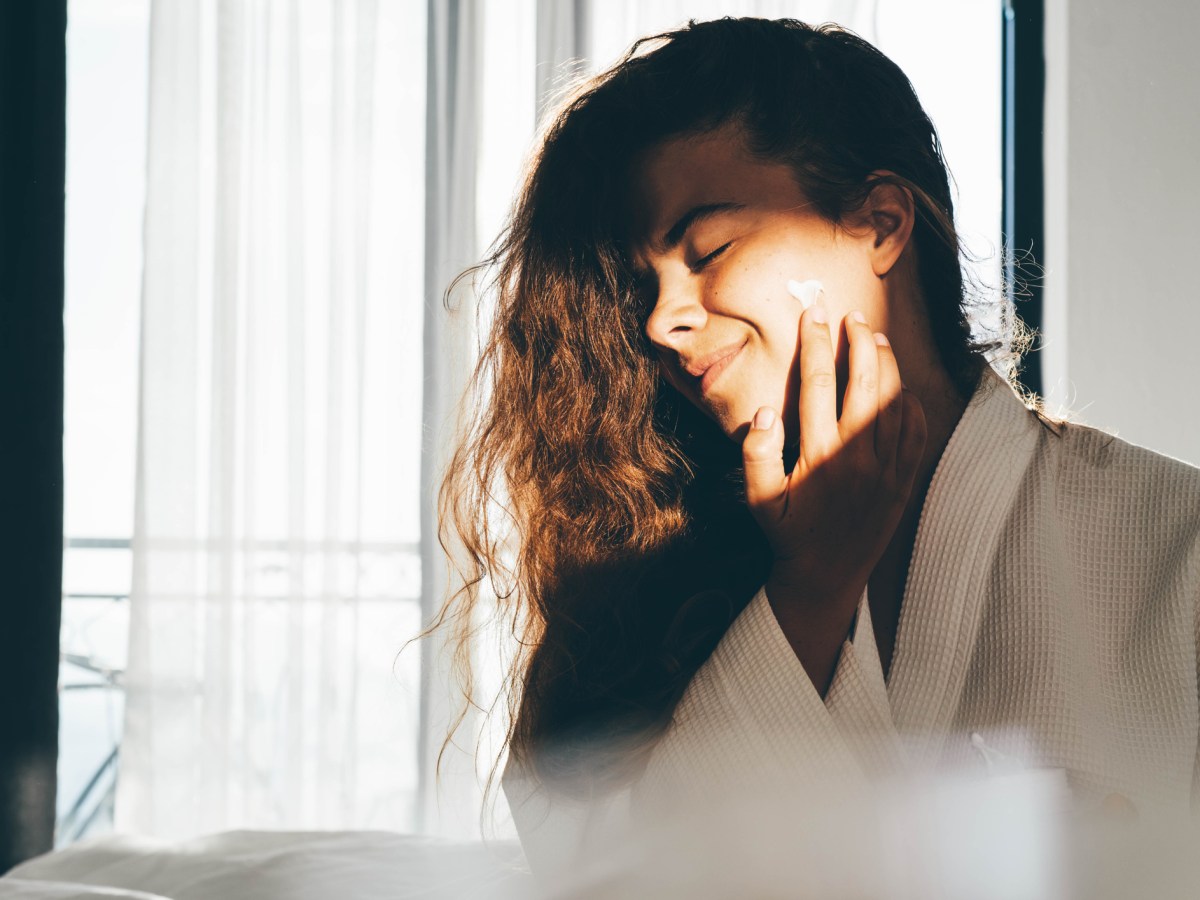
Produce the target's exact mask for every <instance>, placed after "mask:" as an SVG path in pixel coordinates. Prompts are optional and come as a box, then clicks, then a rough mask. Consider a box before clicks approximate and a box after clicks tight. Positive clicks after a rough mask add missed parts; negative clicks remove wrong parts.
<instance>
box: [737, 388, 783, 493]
mask: <svg viewBox="0 0 1200 900" xmlns="http://www.w3.org/2000/svg"><path fill="white" fill-rule="evenodd" d="M742 461H743V465H744V467H745V471H746V504H747V505H748V506H749V507H750V511H751V512H752V513H754V514H755V516H758V515H761V514H764V513H766V514H771V513H776V514H777V513H778V510H779V508H780V507H781V506H782V504H783V499H784V496H785V492H786V489H787V473H786V472H785V471H784V469H783V423H781V422H780V421H779V416H778V415H777V414H776V413H775V410H773V409H772V408H771V407H769V406H762V407H759V410H758V412H757V413H755V414H754V419H753V420H752V421H751V422H750V430H749V431H747V432H746V438H745V440H743V441H742Z"/></svg>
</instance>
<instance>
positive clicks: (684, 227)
mask: <svg viewBox="0 0 1200 900" xmlns="http://www.w3.org/2000/svg"><path fill="white" fill-rule="evenodd" d="M745 208H746V207H745V206H744V205H743V204H741V203H731V202H727V203H705V204H704V205H702V206H693V207H692V208H691V209H689V210H688V211H687V212H685V213H684V214H683V215H682V216H680V217H679V221H677V222H676V223H675V224H674V225H672V226H671V229H670V231H668V232H667V233H666V234H665V235H664V236H663V239H662V241H661V243H660V247H661V249H662V250H663V251H664V252H665V251H667V250H674V249H675V248H676V247H678V246H679V242H680V241H682V240H683V238H684V235H686V234H687V232H688V229H689V228H691V227H692V226H693V225H695V224H696V223H697V222H703V221H704V220H705V219H708V218H711V217H712V216H715V215H718V214H720V213H724V212H736V211H737V210H740V209H745Z"/></svg>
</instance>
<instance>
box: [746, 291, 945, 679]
mask: <svg viewBox="0 0 1200 900" xmlns="http://www.w3.org/2000/svg"><path fill="white" fill-rule="evenodd" d="M827 315H828V314H827V313H826V312H825V308H824V305H823V304H822V303H820V302H818V303H816V304H814V305H813V306H811V307H810V308H809V309H807V310H806V311H805V312H804V314H803V316H802V317H801V321H800V456H799V459H797V461H796V465H795V467H794V468H793V469H792V471H791V473H787V472H785V471H784V467H783V444H784V429H783V424H782V422H781V421H780V417H779V415H777V414H776V413H775V411H774V410H772V409H771V408H770V407H763V408H761V409H760V410H759V411H758V414H757V415H756V416H755V422H752V423H751V427H750V430H749V431H748V432H747V434H746V438H745V440H744V441H743V443H742V455H743V459H744V462H745V471H746V500H747V503H748V505H749V507H750V511H751V513H752V514H753V515H754V517H755V519H756V521H757V522H758V524H759V526H760V527H761V528H762V530H763V532H764V533H765V534H766V536H767V539H768V540H769V541H770V544H771V548H772V550H773V551H774V564H773V566H772V570H771V576H770V579H769V580H768V582H767V595H768V599H770V601H771V606H772V608H773V610H774V611H775V614H776V617H777V618H778V619H779V621H780V624H781V626H783V628H784V631H785V633H787V634H788V637H789V640H790V641H792V645H793V647H794V648H796V650H797V653H798V654H799V655H800V656H801V661H802V662H804V663H805V667H806V669H808V671H809V674H810V675H812V676H814V677H813V681H814V683H816V684H817V686H818V688H821V686H822V680H821V676H822V675H827V674H829V673H831V672H832V664H833V662H836V657H837V651H838V649H840V646H841V642H842V640H844V639H845V635H846V629H848V627H849V623H850V619H851V618H852V617H853V613H854V610H855V609H856V608H857V603H858V599H859V597H860V596H861V595H862V590H863V588H864V587H865V586H866V584H867V580H868V579H869V577H870V575H871V571H872V570H873V569H874V567H875V564H876V563H877V562H878V561H879V559H880V557H881V556H882V555H883V552H884V550H885V549H886V548H887V545H888V543H889V542H890V541H891V538H892V535H893V534H894V533H895V531H896V527H897V525H898V524H899V522H900V518H901V515H902V513H903V511H904V507H905V504H906V503H907V501H908V497H909V494H910V492H911V490H912V486H913V479H914V477H915V475H916V471H917V467H918V465H919V463H920V460H921V454H922V452H923V450H924V448H925V415H924V412H923V411H922V409H921V404H920V401H919V400H917V397H916V395H915V394H913V393H911V392H910V391H908V390H906V389H903V388H902V385H901V383H900V370H899V369H898V368H897V366H896V357H895V355H894V354H893V353H892V348H891V346H890V344H889V343H888V341H887V339H886V338H885V337H884V336H883V335H882V334H876V333H874V332H873V331H872V330H871V328H870V326H869V325H868V324H867V323H866V322H864V321H859V320H858V319H857V318H856V317H855V314H853V313H852V314H850V315H848V316H847V317H846V319H845V327H846V335H847V338H848V340H849V348H850V359H849V379H848V381H847V385H846V392H845V396H844V399H843V403H842V416H841V419H840V420H839V419H838V417H837V376H836V374H835V366H834V351H833V341H832V340H831V336H830V329H829V325H828V322H827ZM763 424H765V425H766V427H756V425H763ZM798 642H799V643H800V644H801V645H804V647H807V650H805V652H802V647H801V646H798ZM809 645H812V646H809ZM817 645H820V648H823V649H820V648H818V647H817ZM830 651H832V659H831V660H825V659H823V658H824V657H828V656H829V654H830ZM805 653H807V654H808V655H809V656H810V657H812V659H811V660H806V659H805V658H804V657H805ZM810 662H811V663H812V665H811V666H810ZM826 662H827V663H828V666H827V668H828V670H829V672H824V671H823V670H824V669H825V668H826V665H825V663H826Z"/></svg>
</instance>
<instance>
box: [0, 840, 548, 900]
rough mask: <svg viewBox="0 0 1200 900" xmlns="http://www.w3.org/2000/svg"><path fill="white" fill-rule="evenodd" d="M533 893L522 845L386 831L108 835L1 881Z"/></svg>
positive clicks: (23, 892) (166, 889)
mask: <svg viewBox="0 0 1200 900" xmlns="http://www.w3.org/2000/svg"><path fill="white" fill-rule="evenodd" d="M532 893H533V885H532V882H531V880H530V876H529V875H528V874H527V873H526V870H525V863H524V857H523V856H522V854H521V850H520V847H519V845H518V844H517V843H516V842H515V841H497V842H494V843H489V844H484V843H481V842H456V841H448V840H442V839H438V838H430V837H422V836H415V835H402V834H393V833H389V832H378V831H341V832H260V831H230V832H224V833H221V834H216V835H211V836H207V837H203V838H196V839H194V840H190V841H185V842H181V843H166V842H162V841H152V840H147V839H144V838H130V837H106V838H98V839H96V840H93V841H84V842H81V843H79V844H76V845H73V846H71V847H68V848H66V849H63V850H60V851H57V852H55V853H49V854H46V855H45V856H40V857H38V858H36V859H32V860H29V861H28V862H25V863H22V864H21V865H19V866H17V867H16V868H14V869H12V870H11V871H10V872H9V873H8V874H7V875H6V876H5V877H3V878H0V897H2V898H5V900H101V898H106V900H114V898H120V900H330V898H336V900H375V898H380V900H382V898H388V900H397V898H409V897H420V898H422V900H441V898H447V900H449V898H456V900H457V898H461V897H472V898H473V897H479V898H485V900H507V898H518V897H526V896H529V895H530V894H532Z"/></svg>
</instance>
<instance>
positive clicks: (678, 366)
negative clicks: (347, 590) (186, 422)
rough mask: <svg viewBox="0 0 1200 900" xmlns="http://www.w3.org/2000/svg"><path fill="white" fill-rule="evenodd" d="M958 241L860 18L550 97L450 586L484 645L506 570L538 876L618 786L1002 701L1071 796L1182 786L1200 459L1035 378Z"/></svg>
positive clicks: (991, 726)
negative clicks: (1187, 458) (1047, 404)
mask: <svg viewBox="0 0 1200 900" xmlns="http://www.w3.org/2000/svg"><path fill="white" fill-rule="evenodd" d="M959 257H960V247H959V242H958V239H957V236H956V234H955V230H954V226H953V206H952V201H951V196H950V190H949V183H948V173H947V170H946V167H945V163H944V160H943V158H942V156H941V152H940V145H939V143H938V139H937V135H936V132H935V130H934V127H933V125H932V123H931V122H930V121H929V119H928V117H927V116H926V115H925V113H924V111H923V110H922V108H921V106H920V103H919V102H918V100H917V98H916V96H915V94H914V92H913V90H912V87H911V85H910V84H909V82H908V80H907V79H906V78H905V76H904V75H903V73H902V72H901V71H900V70H899V69H898V68H897V67H896V66H895V64H893V63H892V62H891V61H890V60H888V59H887V58H886V57H885V56H883V54H881V53H880V52H879V51H878V50H876V49H875V48H874V47H872V46H871V45H869V44H868V43H866V42H865V41H862V40H861V39H859V38H858V37H856V36H855V35H853V34H851V33H849V32H847V31H844V30H841V29H839V28H837V27H835V26H822V27H820V28H811V27H809V26H807V25H804V24H801V23H799V22H794V21H786V20H783V21H766V20H756V19H739V20H729V19H726V20H721V21H714V22H703V23H693V24H692V25H690V26H689V27H687V28H684V29H682V30H680V31H676V32H673V33H670V34H666V35H662V36H659V37H657V38H654V39H651V40H649V41H646V42H640V43H639V44H638V45H637V46H635V48H634V49H633V50H631V52H630V53H629V55H627V56H626V57H625V58H624V59H623V60H622V61H621V62H619V63H618V64H617V65H616V66H614V67H613V68H612V69H611V70H609V71H608V72H605V73H603V74H602V75H600V76H598V77H596V78H595V79H593V80H592V81H591V82H589V83H588V84H586V85H584V86H583V88H582V89H581V90H580V91H579V92H578V93H577V94H576V95H575V96H574V97H572V98H571V99H570V100H569V101H568V102H566V103H565V104H564V106H563V107H562V109H561V110H560V112H559V113H558V115H557V117H556V118H555V119H554V120H553V121H552V122H551V123H550V125H549V127H548V129H547V131H546V133H545V135H544V139H543V142H542V145H541V148H540V152H539V153H538V155H537V156H536V158H535V159H534V160H533V162H532V165H531V167H530V170H529V174H528V178H527V180H526V182H525V184H524V187H523V190H522V192H521V194H520V196H519V198H518V201H517V204H516V206H515V208H514V211H513V215H512V218H511V222H510V224H509V227H508V229H507V231H506V233H505V234H504V235H503V236H502V239H501V241H500V242H499V243H498V245H497V249H496V251H495V255H494V257H493V258H492V259H491V262H492V263H493V264H495V265H496V266H497V267H498V269H497V271H498V279H497V284H498V287H499V303H498V307H497V312H496V316H495V319H494V324H493V326H492V330H491V333H490V337H489V340H488V343H487V345H486V348H485V352H484V354H483V359H482V361H481V363H480V367H479V369H478V370H477V373H476V378H477V385H480V386H482V385H483V383H484V382H485V381H487V382H488V384H487V388H486V389H487V391H488V393H487V395H486V396H487V402H486V404H484V405H483V406H482V407H481V411H480V413H479V418H478V419H477V420H476V422H475V423H474V425H475V427H474V430H473V431H472V432H471V434H470V436H469V438H468V439H467V440H466V441H465V442H464V443H463V445H462V446H461V447H460V449H459V451H458V454H457V455H456V457H455V459H454V462H453V465H452V467H451V469H450V471H449V473H448V476H447V479H446V481H445V482H444V484H443V493H442V501H443V503H444V504H445V506H444V509H443V514H444V521H445V522H448V523H449V522H452V523H453V524H454V525H455V526H456V527H457V530H458V532H459V536H460V537H461V538H462V540H463V541H464V543H465V546H466V548H467V550H468V552H469V554H470V556H471V560H472V564H473V568H472V569H471V577H470V578H469V579H468V583H467V586H466V587H465V588H464V589H463V590H462V591H460V592H459V593H458V594H457V595H455V597H453V598H452V600H451V602H450V603H449V604H448V605H447V609H446V610H445V611H444V614H445V615H450V616H454V617H455V621H457V622H459V623H461V625H460V629H459V633H460V637H461V638H462V640H463V641H464V644H463V647H464V648H465V641H466V639H467V637H468V636H469V630H470V627H469V626H470V622H471V616H470V612H471V609H472V607H473V605H474V603H475V602H476V599H477V587H478V584H479V582H480V581H481V580H482V579H483V578H484V577H488V578H490V579H491V582H492V584H493V586H494V587H495V588H496V589H497V593H499V594H500V595H501V598H502V599H501V609H502V611H503V612H505V613H508V614H509V615H511V617H512V619H513V623H514V626H513V627H514V633H515V634H516V635H517V637H518V638H519V639H520V645H521V655H520V656H519V657H518V659H517V660H516V662H515V664H514V665H513V668H512V670H511V672H510V678H509V681H508V683H507V687H508V697H509V701H510V704H511V713H512V725H511V729H510V732H509V762H508V768H507V770H506V773H505V777H504V788H505V792H506V794H507V795H508V799H509V802H510V805H511V807H512V809H513V815H514V819H515V821H516V824H517V826H518V830H519V831H520V833H521V837H522V842H523V844H524V845H525V848H526V850H527V853H528V856H529V858H530V861H531V863H532V865H533V866H534V868H535V870H537V869H539V868H549V867H550V866H552V865H553V864H554V862H555V861H559V862H561V861H563V860H565V859H568V858H570V853H571V852H573V848H574V847H575V846H576V845H577V844H578V841H579V840H580V829H581V828H584V827H585V824H586V822H587V821H593V820H594V819H595V817H596V812H595V810H596V809H597V808H599V807H600V804H598V802H597V801H596V798H598V797H601V796H603V797H605V798H608V800H609V801H611V802H608V803H607V805H606V806H604V809H605V810H609V811H611V810H612V809H614V808H618V809H621V810H624V809H627V808H629V807H630V806H632V807H634V808H636V807H637V806H638V805H639V804H640V803H649V802H650V800H649V798H654V799H655V802H663V801H670V802H675V801H682V800H683V799H684V798H686V797H687V796H688V795H689V793H692V794H695V795H696V796H697V797H700V796H702V795H704V794H707V793H708V792H710V791H712V790H713V789H714V786H715V785H721V784H724V785H729V786H732V785H735V784H737V783H738V780H739V778H741V777H742V775H744V774H745V773H751V772H753V773H756V774H761V773H763V772H772V773H781V774H780V777H784V776H788V777H790V775H793V774H796V773H798V772H800V771H801V770H804V771H807V772H809V773H810V774H813V775H816V776H817V777H819V773H821V772H822V771H832V770H833V769H836V768H839V767H840V768H841V769H842V770H845V769H846V767H850V768H853V769H854V770H855V771H858V772H861V773H864V774H868V775H876V774H887V773H891V772H896V771H900V770H905V769H909V768H911V767H913V766H923V765H941V764H958V765H972V764H977V765H980V766H982V765H983V763H984V760H983V756H984V754H981V753H979V751H978V745H979V744H980V735H981V734H983V735H989V738H988V740H989V741H991V742H992V744H993V746H992V747H991V748H990V751H989V752H991V751H994V752H1000V753H1007V754H1010V755H1012V754H1017V755H1020V756H1021V758H1022V759H1023V760H1024V761H1025V762H1027V763H1028V764H1031V765H1038V766H1050V767H1056V768H1061V769H1064V770H1065V772H1066V777H1067V781H1068V783H1069V785H1070V787H1071V789H1072V791H1073V793H1074V794H1075V795H1076V797H1077V798H1078V799H1079V800H1080V802H1082V803H1085V804H1086V803H1091V802H1093V801H1095V802H1096V803H1099V802H1101V801H1103V800H1104V798H1111V797H1113V796H1120V797H1121V798H1126V799H1127V802H1129V803H1133V804H1135V805H1137V804H1141V803H1152V804H1155V805H1156V806H1160V807H1163V808H1166V809H1168V810H1170V811H1175V812H1178V811H1186V810H1187V809H1188V807H1189V804H1190V803H1191V801H1192V796H1193V794H1194V780H1193V779H1194V778H1195V776H1196V771H1197V770H1196V760H1197V721H1198V703H1197V687H1196V677H1197V655H1196V642H1197V639H1196V608H1197V598H1198V597H1200V470H1197V469H1195V468H1192V467H1190V466H1187V465H1185V464H1183V463H1180V462H1178V461H1174V460H1171V459H1169V458H1167V457H1164V456H1161V455H1157V454H1155V453H1152V452H1150V451H1148V450H1145V449H1142V448H1138V447H1135V446H1132V445H1130V444H1128V443H1125V442H1122V441H1120V440H1116V439H1114V438H1112V437H1110V436H1108V435H1105V434H1102V433H1100V432H1097V431H1095V430H1093V429H1090V428H1086V427H1083V426H1079V425H1074V424H1070V423H1065V422H1055V421H1052V420H1050V419H1049V418H1047V417H1045V416H1044V415H1042V414H1041V413H1040V412H1039V411H1038V410H1037V403H1036V401H1034V402H1029V403H1027V402H1026V401H1024V400H1022V398H1021V397H1019V396H1018V394H1017V393H1016V392H1015V391H1014V385H1015V366H1016V363H1017V361H1018V359H1019V353H1020V350H1021V349H1022V347H1023V343H1024V340H1025V337H1024V335H1023V334H1022V333H1021V332H1020V329H1019V325H1018V323H1017V320H1016V319H1015V317H1014V316H1012V315H1011V314H1009V315H1006V316H1004V317H1003V321H1004V323H1005V327H1006V328H1007V329H1008V333H1005V334H999V335H994V336H992V338H991V339H989V340H981V339H976V338H975V337H973V334H972V329H971V323H972V320H973V315H972V307H973V305H974V303H973V301H972V300H971V298H970V295H969V292H968V290H967V286H965V285H964V282H963V275H962V268H961V266H960V258H959ZM813 280H816V281H819V282H820V283H821V285H823V288H824V291H823V299H822V300H820V301H819V302H816V303H813V304H812V305H811V306H809V307H808V308H807V309H805V307H804V304H803V303H802V302H801V301H800V300H798V299H797V298H796V296H794V295H795V294H801V295H803V292H802V291H798V290H796V283H797V282H800V283H803V282H811V281H813ZM789 282H791V283H792V288H791V289H790V290H789ZM809 287H810V288H811V285H809ZM1000 373H1003V375H1002V374H1000ZM497 495H501V496H505V497H506V498H507V503H506V504H505V505H504V509H505V511H506V514H507V515H508V517H509V522H508V526H509V527H510V528H511V534H512V535H513V536H514V538H515V540H514V542H513V544H512V548H513V549H512V553H511V554H509V555H508V556H506V555H505V553H504V552H503V549H502V547H501V545H500V542H499V541H498V539H497V535H500V534H502V533H504V531H505V529H504V528H501V527H500V526H498V525H497V523H496V521H495V515H496V511H495V508H494V507H493V506H492V505H491V504H492V503H493V502H494V499H493V498H494V497H496V496H497ZM1013 729H1015V731H1012V733H1013V734H1016V735H1017V737H1012V738H1009V737H1006V734H1008V733H1009V732H1010V730H1013ZM972 734H974V735H975V747H973V746H972V743H971V739H970V735H972ZM1006 741H1008V743H1006ZM985 749H988V748H985ZM972 760H974V761H975V762H974V763H973V762H972ZM613 798H617V799H615V800H614V799H613ZM620 814H624V813H620ZM603 815H608V812H605V813H603Z"/></svg>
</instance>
